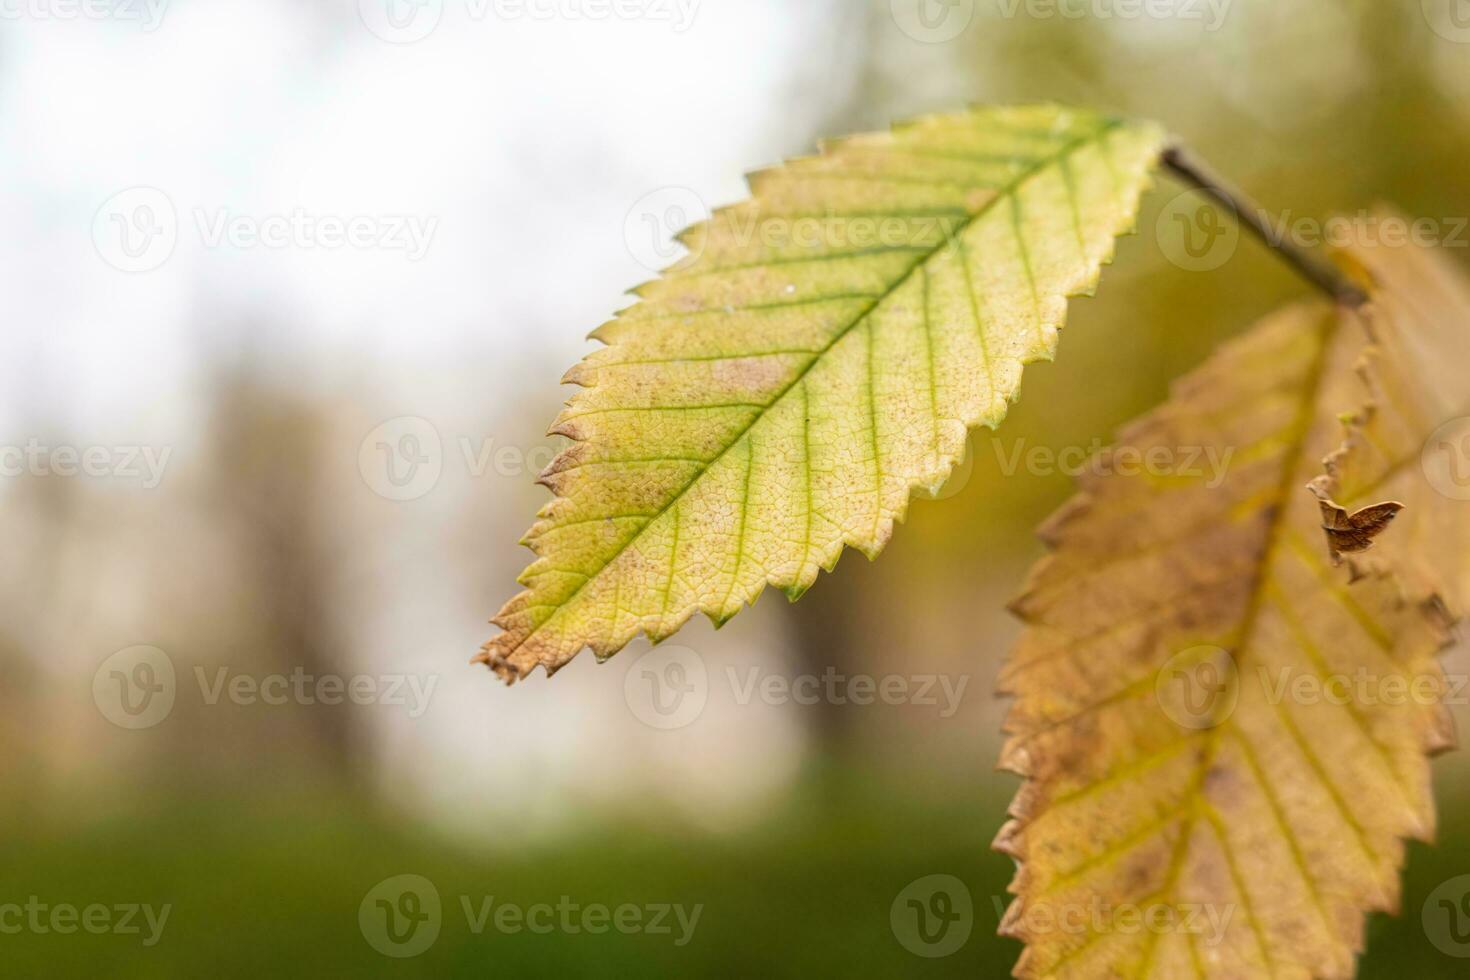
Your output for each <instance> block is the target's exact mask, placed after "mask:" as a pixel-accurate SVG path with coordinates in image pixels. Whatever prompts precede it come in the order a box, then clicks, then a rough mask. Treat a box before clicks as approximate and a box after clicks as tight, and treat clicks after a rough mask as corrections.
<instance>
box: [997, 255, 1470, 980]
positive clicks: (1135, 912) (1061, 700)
mask: <svg viewBox="0 0 1470 980" xmlns="http://www.w3.org/2000/svg"><path fill="white" fill-rule="evenodd" d="M1355 255H1356V259H1357V261H1358V262H1360V263H1361V264H1362V265H1363V266H1364V267H1366V268H1368V269H1371V271H1372V279H1373V289H1372V294H1373V302H1372V303H1371V304H1370V306H1369V307H1368V308H1366V309H1365V311H1364V313H1363V315H1361V316H1360V315H1355V314H1353V313H1351V312H1349V311H1346V310H1343V311H1337V310H1333V309H1331V308H1329V307H1327V306H1326V305H1322V306H1315V305H1309V306H1303V307H1297V308H1292V309H1289V310H1287V311H1284V312H1282V313H1280V314H1278V315H1276V316H1273V317H1271V318H1268V319H1267V320H1266V321H1265V322H1263V323H1262V324H1260V325H1259V326H1258V327H1257V328H1255V329H1254V330H1253V331H1251V332H1250V333H1249V334H1248V335H1247V336H1245V337H1243V338H1242V339H1240V340H1238V341H1237V342H1234V343H1232V344H1230V345H1228V346H1227V347H1226V348H1224V349H1222V350H1221V351H1220V352H1219V353H1218V354H1217V355H1216V356H1215V357H1214V358H1213V359H1211V361H1209V362H1208V363H1207V364H1206V365H1205V366H1204V367H1203V368H1201V369H1200V370H1199V371H1198V372H1197V373H1195V374H1194V375H1192V376H1191V377H1189V378H1187V379H1186V380H1184V381H1183V382H1181V383H1180V384H1179V385H1178V386H1177V387H1176V389H1175V391H1174V394H1173V397H1172V398H1171V400H1170V401H1169V402H1168V403H1167V404H1165V405H1164V406H1163V407H1161V408H1160V409H1158V410H1156V411H1155V412H1153V413H1151V414H1149V415H1147V416H1145V417H1144V418H1142V419H1141V420H1139V421H1138V422H1136V423H1134V424H1133V425H1132V426H1130V427H1129V428H1128V429H1127V430H1126V431H1125V432H1124V433H1123V434H1122V435H1121V437H1120V446H1119V448H1116V449H1114V450H1113V453H1114V458H1116V454H1117V453H1119V452H1128V453H1133V454H1143V455H1142V456H1135V457H1133V458H1149V457H1148V454H1149V453H1150V452H1152V453H1154V454H1155V455H1154V456H1153V458H1154V459H1155V460H1169V459H1174V460H1182V459H1186V458H1188V454H1189V453H1191V452H1193V451H1195V450H1200V451H1203V452H1205V453H1210V452H1213V453H1215V454H1216V457H1217V458H1220V457H1223V456H1224V455H1225V454H1227V453H1228V454H1230V455H1229V458H1230V460H1231V462H1230V466H1229V468H1228V470H1227V476H1226V478H1225V480H1224V481H1223V483H1220V485H1218V486H1214V487H1212V486H1211V485H1210V482H1211V481H1209V480H1206V479H1204V478H1200V477H1190V476H1188V475H1182V474H1181V473H1180V472H1174V473H1169V474H1165V475H1161V474H1160V473H1158V472H1143V473H1139V474H1137V475H1124V474H1123V473H1122V472H1121V471H1120V472H1108V468H1107V467H1106V466H1104V467H1101V469H1102V471H1103V475H1092V476H1089V477H1087V478H1086V479H1084V480H1083V484H1082V488H1081V489H1082V492H1081V494H1080V495H1079V496H1078V497H1077V498H1075V499H1074V500H1073V501H1072V502H1071V503H1070V504H1069V505H1068V506H1067V507H1065V508H1064V509H1063V510H1062V511H1061V512H1060V513H1059V514H1058V515H1057V516H1056V517H1054V518H1053V519H1052V521H1051V522H1050V523H1049V524H1048V525H1047V526H1046V527H1045V529H1044V531H1043V536H1044V537H1045V538H1046V539H1047V541H1048V543H1049V545H1050V546H1051V548H1052V549H1053V553H1052V554H1051V555H1050V556H1049V557H1048V558H1047V559H1046V560H1045V561H1044V562H1043V563H1042V564H1041V565H1040V566H1039V567H1038V568H1037V569H1036V570H1035V572H1034V573H1033V576H1032V579H1031V581H1030V583H1029V585H1028V588H1027V590H1026V592H1025V594H1024V595H1023V596H1022V597H1021V598H1020V599H1019V600H1017V603H1016V609H1017V611H1018V613H1019V614H1020V615H1021V617H1022V618H1023V619H1024V621H1025V622H1026V624H1027V629H1026V630H1025V632H1024V634H1023V637H1022V640H1021V642H1020V644H1019V647H1018V649H1017V650H1016V652H1015V654H1014V656H1013V658H1012V660H1011V661H1010V663H1009V664H1008V665H1007V666H1006V668H1005V670H1004V672H1003V676H1002V682H1001V683H1002V688H1003V689H1004V690H1005V692H1006V693H1009V694H1011V695H1013V696H1014V697H1015V703H1014V704H1013V707H1012V711H1011V713H1010V715H1009V717H1008V719H1007V724H1006V730H1007V733H1008V735H1009V738H1008V740H1007V742H1006V745H1005V748H1004V750H1003V758H1002V766H1003V767H1004V768H1007V769H1010V770H1012V771H1014V772H1017V773H1019V774H1021V775H1022V776H1024V777H1025V780H1026V782H1025V784H1024V786H1023V788H1022V789H1021V791H1020V793H1019V794H1018V796H1017V798H1016V800H1015V802H1014V803H1013V805H1012V808H1011V815H1012V819H1011V821H1010V822H1009V823H1008V824H1007V825H1006V827H1005V828H1004V829H1003V830H1002V832H1001V834H1000V836H999V838H998V839H997V841H996V846H997V848H998V849H1000V850H1002V851H1004V852H1006V853H1008V854H1011V855H1012V856H1014V857H1015V858H1016V859H1017V862H1018V866H1019V869H1018V872H1017V875H1016V878H1015V881H1014V882H1013V884H1012V891H1013V892H1014V893H1015V894H1016V896H1017V897H1016V900H1015V901H1014V902H1013V903H1012V905H1011V908H1010V910H1009V911H1008V913H1007V915H1006V918H1005V920H1004V922H1003V924H1002V931H1003V932H1004V933H1006V934H1008V935H1011V936H1014V937H1016V938H1019V939H1021V940H1023V941H1024V942H1025V943H1026V950H1025V952H1024V953H1023V955H1022V957H1021V960H1020V962H1019V964H1018V965H1017V967H1016V975H1017V976H1021V977H1058V978H1114V977H1130V978H1147V977H1157V978H1170V980H1174V978H1181V977H1207V978H1212V980H1213V978H1256V977H1279V978H1302V980H1309V978H1313V977H1323V978H1341V977H1351V976H1352V975H1353V972H1354V967H1355V954H1356V953H1357V952H1358V951H1360V950H1361V949H1362V946H1363V930H1364V919H1365V913H1367V912H1369V911H1372V910H1394V909H1395V908H1396V906H1397V903H1398V897H1399V881H1398V869H1399V867H1400V865H1401V863H1402V860H1403V852H1404V843H1403V842H1404V840H1405V839H1406V838H1418V839H1428V838H1429V837H1431V836H1432V834H1433V831H1434V825H1435V815H1434V807H1433V801H1432V797H1431V789H1430V775H1429V766H1428V760H1427V754H1429V753H1433V752H1435V751H1437V750H1440V749H1443V748H1446V747H1448V746H1449V744H1450V742H1451V740H1452V735H1451V731H1450V728H1449V723H1448V716H1447V714H1446V712H1445V711H1444V709H1443V707H1442V705H1441V704H1440V700H1439V699H1440V694H1441V691H1442V687H1443V675H1442V673H1441V670H1440V666H1439V662H1438V659H1437V657H1438V654H1439V652H1440V651H1441V649H1442V648H1443V646H1444V645H1445V643H1446V642H1447V640H1448V637H1449V630H1450V627H1451V623H1452V619H1451V616H1450V614H1449V613H1448V612H1447V611H1446V608H1445V605H1444V603H1443V602H1442V601H1441V596H1445V597H1451V598H1453V597H1457V596H1458V595H1460V594H1462V593H1463V590H1464V582H1463V580H1462V579H1461V578H1458V577H1457V576H1458V571H1457V570H1456V565H1455V561H1452V560H1450V559H1451V558H1453V559H1455V560H1458V561H1459V562H1460V563H1463V560H1464V554H1463V550H1462V551H1461V552H1460V553H1459V554H1457V555H1454V556H1451V555H1449V554H1448V551H1449V550H1451V549H1449V548H1448V547H1446V546H1445V545H1443V544H1440V545H1429V544H1427V543H1426V542H1427V541H1428V540H1429V539H1431V538H1433V537H1434V536H1435V535H1441V536H1443V537H1444V538H1445V539H1449V540H1457V541H1464V540H1465V533H1466V530H1467V528H1466V525H1467V523H1470V520H1467V518H1470V513H1467V511H1465V510H1460V511H1458V512H1454V511H1451V510H1449V509H1448V508H1446V507H1444V506H1442V505H1441V503H1440V502H1435V501H1434V500H1433V499H1431V496H1432V490H1426V489H1425V488H1424V487H1422V486H1419V485H1417V483H1423V482H1425V478H1424V473H1423V471H1422V470H1421V467H1420V455H1421V448H1422V447H1423V444H1424V440H1425V437H1426V436H1428V434H1429V433H1430V432H1431V431H1433V429H1434V428H1435V427H1436V426H1437V425H1439V424H1440V422H1442V421H1443V420H1444V419H1445V417H1446V415H1445V413H1446V412H1447V411H1451V409H1449V408H1448V405H1449V404H1450V401H1448V400H1443V399H1448V398H1449V396H1450V394H1451V393H1452V388H1453V385H1448V384H1447V385H1446V386H1444V387H1441V386H1440V385H1439V384H1438V383H1437V382H1436V383H1430V382H1428V381H1424V383H1423V385H1422V386H1419V384H1418V382H1416V380H1415V379H1416V378H1418V379H1423V378H1424V375H1423V372H1424V371H1426V370H1429V367H1428V366H1427V365H1426V364H1425V363H1423V362H1422V360H1421V359H1420V356H1419V355H1420V354H1422V353H1424V352H1426V351H1429V350H1437V351H1438V352H1439V353H1440V354H1441V355H1443V356H1446V357H1450V358H1452V363H1447V364H1442V365H1437V366H1435V368H1434V370H1435V372H1436V373H1437V374H1438V375H1440V376H1441V377H1443V378H1445V379H1447V380H1448V379H1452V378H1453V376H1454V375H1455V373H1456V372H1457V371H1458V373H1459V375H1460V376H1461V377H1463V374H1464V369H1465V364H1466V361H1467V360H1470V357H1467V354H1470V337H1467V333H1470V295H1467V293H1466V290H1465V287H1464V285H1463V284H1462V283H1460V282H1458V281H1456V279H1455V277H1453V276H1452V275H1451V274H1450V273H1448V272H1447V271H1446V270H1445V267H1444V265H1443V260H1442V259H1439V258H1438V257H1437V256H1434V255H1432V254H1428V253H1426V252H1424V251H1423V250H1419V249H1395V250H1386V249H1359V250H1357V251H1356V253H1355ZM1431 287H1432V288H1431ZM1369 324H1371V325H1372V326H1373V330H1372V336H1371V339H1372V340H1373V341H1374V343H1373V344H1372V345H1371V346H1366V345H1368V344H1369V341H1370V335H1369V331H1368V326H1369ZM1452 338H1457V339H1452ZM1365 346H1366V351H1367V353H1366V354H1365V353H1364V352H1365ZM1360 365H1361V366H1362V367H1363V370H1362V371H1361V372H1360V371H1355V367H1357V366H1360ZM1364 378H1367V379H1369V381H1370V383H1371V384H1372V388H1371V402H1372V404H1371V407H1370V408H1369V409H1367V410H1363V411H1359V412H1356V413H1354V414H1353V416H1352V418H1350V419H1349V420H1348V425H1347V428H1348V434H1349V442H1348V448H1347V449H1345V450H1343V451H1340V452H1338V453H1335V454H1334V455H1333V462H1332V472H1333V476H1332V478H1330V479H1329V480H1328V481H1327V484H1326V485H1325V486H1324V485H1323V484H1320V483H1319V484H1317V485H1316V489H1317V490H1318V491H1321V492H1326V493H1327V494H1328V495H1329V496H1330V495H1331V494H1332V493H1338V494H1339V500H1340V501H1341V502H1342V503H1343V504H1346V505H1347V506H1346V507H1345V508H1344V509H1348V508H1351V509H1352V511H1353V512H1356V511H1357V510H1360V509H1362V507H1364V506H1369V505H1373V504H1377V503H1381V502H1383V499H1382V498H1383V497H1384V496H1385V495H1393V496H1397V497H1399V498H1401V499H1402V500H1404V501H1406V502H1407V503H1408V504H1409V508H1408V510H1407V511H1406V512H1405V513H1404V514H1403V515H1402V516H1400V517H1399V518H1398V519H1397V520H1396V521H1395V522H1394V523H1393V525H1392V526H1391V527H1388V528H1387V529H1386V530H1384V531H1383V532H1382V533H1381V535H1379V538H1378V542H1379V543H1378V544H1377V545H1375V546H1374V547H1375V550H1374V552H1373V554H1374V555H1375V556H1376V558H1377V560H1376V561H1375V562H1374V563H1372V564H1369V563H1367V562H1366V561H1363V560H1360V558H1361V556H1360V558H1355V559H1352V560H1351V561H1350V563H1349V564H1351V565H1352V567H1350V568H1349V567H1336V566H1334V565H1333V563H1332V560H1331V559H1330V557H1329V553H1328V550H1327V549H1326V548H1324V547H1323V542H1322V539H1321V537H1320V535H1321V533H1322V527H1323V523H1324V521H1323V516H1324V514H1323V512H1322V511H1321V510H1320V509H1319V503H1318V500H1317V499H1316V498H1315V497H1313V496H1312V495H1311V494H1307V493H1304V492H1303V487H1304V485H1306V484H1307V483H1308V482H1309V481H1311V480H1313V478H1314V477H1316V476H1317V475H1318V474H1320V473H1321V470H1322V463H1321V461H1322V459H1323V457H1324V456H1325V455H1327V454H1328V453H1329V452H1331V451H1332V450H1333V449H1334V447H1337V446H1340V445H1341V444H1342V433H1343V427H1344V426H1343V419H1342V418H1341V417H1340V416H1339V415H1338V412H1339V411H1341V410H1343V409H1345V408H1351V407H1352V406H1354V405H1361V404H1362V403H1363V400H1364V396H1363V389H1362V381H1363V379H1364ZM1460 391H1461V392H1463V391H1464V389H1463V385H1462V386H1461V387H1460ZM1441 396H1443V399H1442V398H1441ZM1462 398H1463V396H1462ZM1129 473H1130V474H1131V473H1133V471H1132V470H1130V471H1129ZM1460 506H1461V507H1462V508H1464V507H1465V506H1466V505H1465V504H1460ZM1416 514H1420V515H1421V516H1416ZM1416 548H1417V549H1420V550H1424V549H1426V548H1427V549H1429V550H1433V551H1435V552H1436V553H1437V554H1439V553H1441V552H1443V554H1440V558H1442V559H1444V560H1436V561H1415V562H1414V565H1415V567H1414V568H1412V569H1411V568H1409V567H1408V558H1409V556H1410V554H1411V552H1413V551H1414V550H1415V549H1416Z"/></svg>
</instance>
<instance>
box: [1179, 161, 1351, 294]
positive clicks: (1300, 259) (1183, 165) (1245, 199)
mask: <svg viewBox="0 0 1470 980" xmlns="http://www.w3.org/2000/svg"><path fill="white" fill-rule="evenodd" d="M1163 161H1164V166H1166V167H1167V168H1168V169H1169V170H1170V171H1171V172H1173V173H1174V175H1175V176H1177V177H1179V178H1180V179H1181V180H1183V181H1185V182H1186V183H1189V184H1193V185H1194V186H1195V187H1197V188H1199V189H1200V190H1202V191H1204V192H1205V193H1206V194H1208V195H1209V196H1210V197H1212V198H1214V199H1215V200H1216V201H1217V202H1219V203H1220V204H1222V205H1224V206H1225V208H1226V210H1228V211H1230V212H1231V213H1232V214H1233V215H1234V216H1235V219H1236V221H1238V222H1240V223H1241V224H1243V225H1245V226H1246V227H1247V228H1249V229H1250V230H1251V231H1253V232H1255V234H1256V237H1257V238H1259V239H1260V240H1261V241H1262V242H1264V243H1265V244H1266V246H1267V247H1269V248H1271V249H1272V250H1273V251H1275V252H1276V254H1277V255H1279V256H1281V257H1282V258H1283V259H1284V260H1285V261H1286V263H1287V264H1288V265H1290V266H1291V267H1292V268H1294V269H1295V270H1296V271H1297V272H1298V273H1300V274H1301V275H1302V276H1303V277H1305V278H1306V279H1307V281H1308V282H1310V283H1312V284H1313V285H1314V286H1316V287H1317V288H1318V289H1320V290H1322V291H1323V292H1325V293H1326V294H1327V295H1328V296H1330V297H1332V299H1333V300H1334V301H1335V302H1337V303H1341V304H1342V305H1344V306H1348V307H1352V308H1354V309H1356V308H1358V307H1360V306H1362V305H1363V304H1365V303H1367V302H1368V294H1367V293H1365V292H1363V290H1362V289H1360V288H1359V287H1358V286H1357V285H1356V284H1354V283H1353V282H1352V281H1351V280H1350V279H1348V278H1347V277H1346V276H1345V275H1343V274H1342V272H1341V271H1340V270H1339V269H1338V268H1337V267H1336V266H1335V265H1333V264H1332V263H1331V262H1328V261H1326V260H1325V259H1323V258H1321V257H1320V256H1318V255H1316V254H1314V253H1312V252H1308V251H1306V250H1305V249H1302V248H1299V247H1297V246H1296V245H1295V244H1293V243H1292V242H1289V241H1287V240H1285V239H1284V238H1283V237H1282V236H1280V235H1278V234H1276V233H1274V232H1273V231H1272V230H1271V227H1270V226H1269V225H1267V224H1266V218H1265V211H1264V210H1262V209H1261V208H1260V207H1259V206H1258V205H1257V204H1256V203H1255V202H1254V201H1252V200H1251V199H1250V197H1249V196H1247V195H1246V194H1245V193H1244V192H1243V191H1241V190H1240V189H1239V188H1238V187H1236V186H1235V185H1234V184H1232V183H1230V181H1228V180H1226V179H1225V178H1224V177H1222V176H1220V175H1219V174H1217V173H1215V172H1214V171H1213V170H1211V169H1210V167H1209V166H1208V165H1207V164H1206V163H1204V162H1203V161H1202V160H1199V159H1197V158H1196V157H1195V156H1194V155H1193V154H1191V153H1190V152H1189V151H1188V150H1187V149H1185V148H1184V147H1183V146H1182V145H1180V144H1177V143H1176V144H1174V145H1172V146H1170V147H1169V148H1168V149H1166V150H1164V154H1163Z"/></svg>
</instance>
